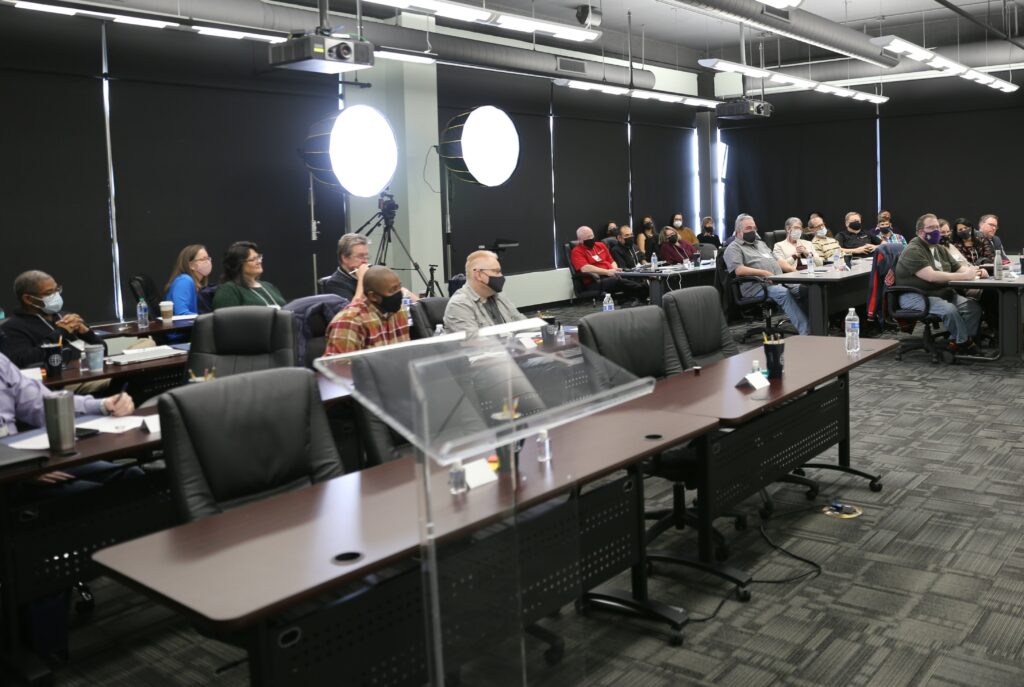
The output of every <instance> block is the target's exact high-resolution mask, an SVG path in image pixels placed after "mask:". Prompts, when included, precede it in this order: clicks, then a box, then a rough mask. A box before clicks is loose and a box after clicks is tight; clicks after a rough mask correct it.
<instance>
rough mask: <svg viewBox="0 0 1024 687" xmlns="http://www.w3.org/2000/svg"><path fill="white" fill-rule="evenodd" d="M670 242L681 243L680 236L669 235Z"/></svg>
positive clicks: (673, 243)
mask: <svg viewBox="0 0 1024 687" xmlns="http://www.w3.org/2000/svg"><path fill="white" fill-rule="evenodd" d="M668 242H669V243H671V244H672V245H675V244H677V243H679V237H678V236H669V237H668Z"/></svg>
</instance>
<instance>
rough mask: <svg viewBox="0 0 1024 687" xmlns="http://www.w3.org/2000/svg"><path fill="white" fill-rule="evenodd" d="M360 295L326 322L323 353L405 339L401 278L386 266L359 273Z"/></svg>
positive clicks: (406, 319) (407, 321) (346, 350)
mask: <svg viewBox="0 0 1024 687" xmlns="http://www.w3.org/2000/svg"><path fill="white" fill-rule="evenodd" d="M363 290H364V294H363V297H362V298H360V299H358V300H355V301H353V302H352V303H350V304H349V305H348V307H347V308H345V309H344V310H342V311H341V312H339V313H338V314H337V315H335V316H334V319H333V320H331V323H330V324H329V325H327V346H326V349H325V350H324V355H336V354H338V353H351V352H353V351H361V350H363V349H366V348H374V347H376V346H386V345H388V344H393V343H399V342H402V341H408V340H409V314H408V313H407V312H405V309H404V308H402V281H401V280H400V279H399V278H398V275H397V274H395V272H394V271H392V270H390V269H388V268H387V267H379V266H375V267H371V268H369V269H368V270H366V274H365V275H364V276H363Z"/></svg>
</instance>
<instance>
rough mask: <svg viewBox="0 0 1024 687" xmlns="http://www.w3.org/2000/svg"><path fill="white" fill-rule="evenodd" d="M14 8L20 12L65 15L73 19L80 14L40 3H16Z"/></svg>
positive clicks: (68, 9) (65, 8) (67, 8)
mask: <svg viewBox="0 0 1024 687" xmlns="http://www.w3.org/2000/svg"><path fill="white" fill-rule="evenodd" d="M14 6H15V7H17V8H18V9H19V10H35V11H37V12H50V13H51V14H63V15H64V16H67V17H71V16H74V15H75V14H78V10H76V9H73V8H70V7H59V6H57V5H44V4H42V3H40V2H16V3H14Z"/></svg>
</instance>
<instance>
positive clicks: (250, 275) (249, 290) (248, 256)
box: [213, 241, 286, 310]
mask: <svg viewBox="0 0 1024 687" xmlns="http://www.w3.org/2000/svg"><path fill="white" fill-rule="evenodd" d="M262 274H263V256H262V255H261V254H260V252H259V246H257V245H256V244H255V243H253V242H252V241H236V242H235V243H232V244H231V245H230V246H228V249H227V252H225V253H224V274H223V276H222V277H221V285H220V288H218V289H217V295H215V296H214V297H213V309H214V310H217V309H219V308H227V307H231V306H233V305H263V306H266V307H268V308H280V307H281V306H282V305H284V304H285V302H286V301H285V299H284V296H282V295H281V292H280V291H278V290H277V287H276V286H274V285H273V284H271V283H270V282H268V281H261V280H260V275H262Z"/></svg>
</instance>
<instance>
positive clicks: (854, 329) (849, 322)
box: [846, 308, 860, 353]
mask: <svg viewBox="0 0 1024 687" xmlns="http://www.w3.org/2000/svg"><path fill="white" fill-rule="evenodd" d="M846 352H847V353H859V352H860V318H859V317H857V311H855V310H854V309H853V308H850V312H848V313H846Z"/></svg>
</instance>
